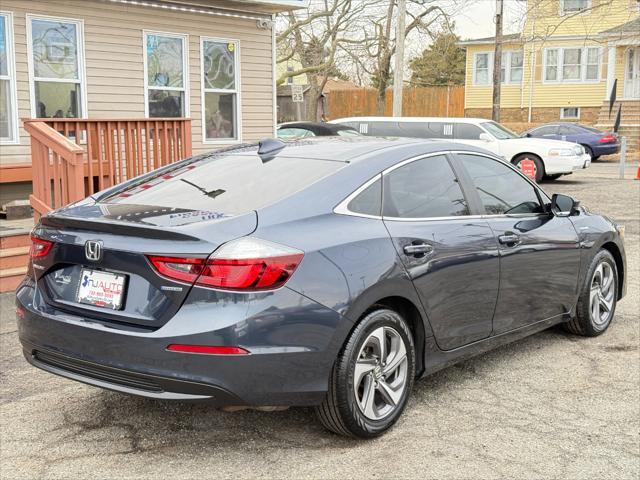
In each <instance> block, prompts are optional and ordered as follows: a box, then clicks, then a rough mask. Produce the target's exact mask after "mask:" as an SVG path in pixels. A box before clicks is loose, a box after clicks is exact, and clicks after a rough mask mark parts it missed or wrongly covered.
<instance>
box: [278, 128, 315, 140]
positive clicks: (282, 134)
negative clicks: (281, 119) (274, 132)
mask: <svg viewBox="0 0 640 480" xmlns="http://www.w3.org/2000/svg"><path fill="white" fill-rule="evenodd" d="M304 137H315V135H314V134H313V132H311V131H310V130H306V129H304V128H281V129H280V130H278V138H281V139H283V140H289V139H292V138H304Z"/></svg>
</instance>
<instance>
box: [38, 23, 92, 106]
mask: <svg viewBox="0 0 640 480" xmlns="http://www.w3.org/2000/svg"><path fill="white" fill-rule="evenodd" d="M33 20H42V21H45V22H58V23H73V24H75V26H76V41H77V42H78V46H77V60H78V79H77V80H72V81H70V80H67V79H59V78H46V77H36V76H35V66H34V63H33V31H32V25H31V24H32V22H33ZM26 30H27V67H28V71H29V97H30V104H31V105H30V108H31V117H32V118H37V117H36V111H37V110H36V108H37V101H36V82H54V83H55V82H59V83H72V84H76V85H79V86H80V101H79V102H78V108H79V110H80V111H79V112H78V116H77V117H73V118H87V117H88V116H89V108H88V103H87V72H86V68H87V67H86V61H85V58H86V57H85V45H84V19H81V18H67V17H57V16H49V15H34V14H30V13H28V14H27V15H26Z"/></svg>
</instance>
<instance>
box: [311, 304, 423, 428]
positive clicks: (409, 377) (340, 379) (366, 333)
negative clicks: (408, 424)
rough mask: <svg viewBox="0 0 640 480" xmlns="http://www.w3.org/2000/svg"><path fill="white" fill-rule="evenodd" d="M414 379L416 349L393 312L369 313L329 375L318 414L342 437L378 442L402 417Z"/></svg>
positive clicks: (402, 324)
mask: <svg viewBox="0 0 640 480" xmlns="http://www.w3.org/2000/svg"><path fill="white" fill-rule="evenodd" d="M414 376H415V347H414V344H413V336H412V335H411V330H410V329H409V326H408V325H407V322H406V321H405V320H404V319H403V318H402V317H401V316H400V315H399V314H398V313H396V312H394V311H392V310H388V309H386V308H379V309H376V310H373V311H371V312H369V313H368V314H367V315H366V316H365V317H364V318H363V319H362V320H361V321H360V322H359V323H358V325H357V326H356V328H355V329H354V331H353V332H352V333H351V335H350V336H349V338H348V339H347V342H346V344H345V346H344V347H343V350H342V352H341V353H340V355H339V357H338V359H337V360H336V363H335V365H334V367H333V370H332V372H331V378H330V379H329V389H328V391H327V396H326V397H325V399H324V401H323V402H322V404H321V405H320V406H319V407H316V413H317V414H318V418H319V419H320V421H321V422H322V424H323V425H324V426H325V427H326V428H327V429H329V430H331V431H333V432H335V433H338V434H340V435H346V436H352V437H360V438H372V437H376V436H378V435H380V434H382V433H384V432H385V431H386V430H388V429H389V428H391V426H392V425H393V424H394V423H395V422H396V421H397V420H398V418H399V417H400V415H401V414H402V412H403V410H404V408H405V406H406V404H407V401H408V398H409V393H410V391H411V388H412V387H413V380H414Z"/></svg>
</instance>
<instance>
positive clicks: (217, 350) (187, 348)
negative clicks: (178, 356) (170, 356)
mask: <svg viewBox="0 0 640 480" xmlns="http://www.w3.org/2000/svg"><path fill="white" fill-rule="evenodd" d="M167 350H169V351H171V352H182V353H199V354H201V355H248V354H249V351H248V350H245V349H244V348H240V347H212V346H208V345H181V344H178V343H172V344H171V345H169V346H168V347H167Z"/></svg>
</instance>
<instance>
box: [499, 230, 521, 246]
mask: <svg viewBox="0 0 640 480" xmlns="http://www.w3.org/2000/svg"><path fill="white" fill-rule="evenodd" d="M498 241H499V242H500V243H502V244H503V245H509V244H515V243H518V242H520V236H519V235H516V234H515V233H505V234H504V235H500V236H499V237H498Z"/></svg>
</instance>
